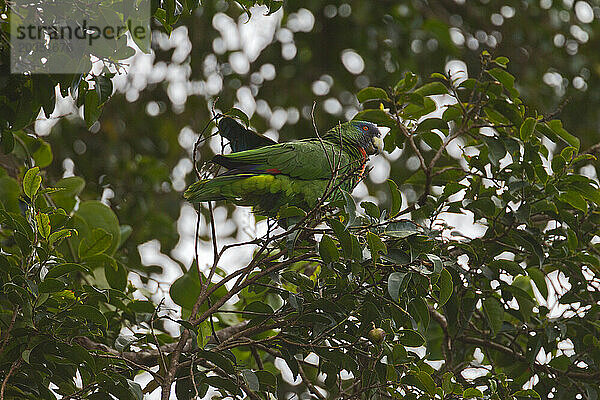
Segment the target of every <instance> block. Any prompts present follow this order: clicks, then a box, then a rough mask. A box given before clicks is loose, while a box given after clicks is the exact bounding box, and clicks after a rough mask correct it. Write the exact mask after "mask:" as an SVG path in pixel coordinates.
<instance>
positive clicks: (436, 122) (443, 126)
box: [416, 118, 448, 141]
mask: <svg viewBox="0 0 600 400" xmlns="http://www.w3.org/2000/svg"><path fill="white" fill-rule="evenodd" d="M433 129H439V130H440V131H444V130H447V129H448V123H447V122H446V121H444V120H443V119H441V118H427V119H425V120H423V121H422V122H421V123H420V124H419V126H418V127H417V130H416V132H417V133H421V132H429V131H432V130H433ZM436 136H437V135H436ZM438 138H439V136H438ZM440 141H441V139H440Z"/></svg>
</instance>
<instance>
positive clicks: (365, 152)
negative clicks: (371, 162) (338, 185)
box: [360, 147, 367, 162]
mask: <svg viewBox="0 0 600 400" xmlns="http://www.w3.org/2000/svg"><path fill="white" fill-rule="evenodd" d="M360 154H362V156H363V162H365V161H366V160H367V151H366V150H365V149H363V148H362V147H361V148H360Z"/></svg>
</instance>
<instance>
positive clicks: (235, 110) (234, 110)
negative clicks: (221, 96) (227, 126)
mask: <svg viewBox="0 0 600 400" xmlns="http://www.w3.org/2000/svg"><path fill="white" fill-rule="evenodd" d="M227 115H228V116H230V117H235V118H237V119H239V120H240V121H242V122H243V123H244V124H245V125H246V127H248V126H249V125H250V119H249V118H248V116H247V115H246V113H245V112H243V111H242V110H240V109H239V108H235V107H234V108H232V109H231V110H229V111H227Z"/></svg>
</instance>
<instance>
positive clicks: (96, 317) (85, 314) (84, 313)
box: [69, 304, 108, 329]
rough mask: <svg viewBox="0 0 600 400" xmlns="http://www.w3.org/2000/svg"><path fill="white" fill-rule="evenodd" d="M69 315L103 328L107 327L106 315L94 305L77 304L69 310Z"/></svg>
mask: <svg viewBox="0 0 600 400" xmlns="http://www.w3.org/2000/svg"><path fill="white" fill-rule="evenodd" d="M69 315H70V316H72V317H74V318H82V319H85V320H86V321H88V322H92V323H94V324H98V325H100V326H102V327H103V328H104V329H107V328H108V321H107V319H106V317H105V316H104V314H102V313H101V312H100V310H98V309H97V308H95V307H92V306H88V305H85V304H77V305H76V306H75V307H73V308H72V309H71V310H70V311H69Z"/></svg>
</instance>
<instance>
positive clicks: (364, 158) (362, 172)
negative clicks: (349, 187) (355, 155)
mask: <svg viewBox="0 0 600 400" xmlns="http://www.w3.org/2000/svg"><path fill="white" fill-rule="evenodd" d="M360 154H361V155H362V157H363V159H362V165H361V167H360V172H359V173H358V176H359V178H362V176H363V174H364V173H365V168H366V167H367V152H366V150H365V149H363V148H362V147H360Z"/></svg>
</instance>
